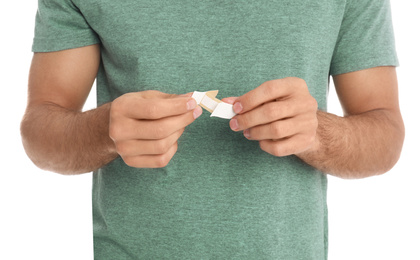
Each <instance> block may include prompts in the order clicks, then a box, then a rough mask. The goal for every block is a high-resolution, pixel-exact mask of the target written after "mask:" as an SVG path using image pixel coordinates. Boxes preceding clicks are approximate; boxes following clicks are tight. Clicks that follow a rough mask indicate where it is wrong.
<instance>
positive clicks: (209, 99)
mask: <svg viewBox="0 0 420 260" xmlns="http://www.w3.org/2000/svg"><path fill="white" fill-rule="evenodd" d="M218 92H219V91H218V90H212V91H207V92H199V91H194V93H193V95H192V98H194V99H195V101H196V102H197V104H198V105H200V106H201V107H202V108H204V109H205V110H207V111H209V112H210V113H211V115H210V116H211V117H213V116H215V117H220V118H224V119H231V118H232V117H234V116H235V115H236V113H235V112H233V106H232V105H231V104H228V103H225V102H222V101H220V100H219V99H217V98H216V95H217V93H218Z"/></svg>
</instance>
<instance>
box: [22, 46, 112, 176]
mask: <svg viewBox="0 0 420 260" xmlns="http://www.w3.org/2000/svg"><path fill="white" fill-rule="evenodd" d="M99 59H100V56H99V46H98V45H92V46H88V47H83V48H78V49H72V50H66V51H60V52H52V53H36V54H34V57H33V60H32V65H31V70H30V74H29V89H28V105H27V109H26V113H25V115H24V118H23V120H22V123H21V134H22V140H23V145H24V147H25V150H26V153H27V154H28V156H29V157H30V158H31V160H32V161H33V162H34V163H35V164H36V165H37V166H38V167H40V168H42V169H45V170H50V171H55V172H60V173H64V174H70V173H71V174H75V173H83V172H89V171H92V170H94V169H97V168H99V167H100V166H102V165H104V164H106V163H108V162H109V161H111V160H113V159H114V158H116V156H117V153H116V152H115V148H114V145H113V142H112V140H111V139H110V138H109V134H108V127H109V110H110V104H106V105H104V106H102V107H100V108H98V109H94V110H91V111H87V112H82V111H81V110H82V107H83V105H84V103H85V101H86V98H87V96H88V94H89V92H90V90H91V87H92V84H93V81H94V80H95V77H96V73H97V70H98V66H99Z"/></svg>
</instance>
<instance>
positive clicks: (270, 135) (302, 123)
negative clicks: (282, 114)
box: [244, 118, 311, 141]
mask: <svg viewBox="0 0 420 260" xmlns="http://www.w3.org/2000/svg"><path fill="white" fill-rule="evenodd" d="M310 126H311V125H310V123H309V122H308V121H306V120H301V119H300V118H290V119H286V120H281V121H275V122H271V123H269V124H265V125H259V126H255V127H252V128H249V129H245V130H244V136H245V137H246V138H247V139H249V140H258V141H261V140H277V139H283V138H286V137H289V136H293V135H296V134H298V133H301V132H303V131H305V129H306V128H308V127H310Z"/></svg>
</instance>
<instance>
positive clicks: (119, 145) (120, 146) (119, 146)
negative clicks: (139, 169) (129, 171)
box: [115, 142, 127, 156]
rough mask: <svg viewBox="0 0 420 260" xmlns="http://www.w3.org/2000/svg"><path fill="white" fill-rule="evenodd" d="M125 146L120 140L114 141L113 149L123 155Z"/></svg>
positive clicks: (125, 152)
mask: <svg viewBox="0 0 420 260" xmlns="http://www.w3.org/2000/svg"><path fill="white" fill-rule="evenodd" d="M126 147H127V146H126V145H124V144H123V143H121V142H115V149H116V150H117V153H118V154H119V155H121V156H124V155H125V154H127V148H126Z"/></svg>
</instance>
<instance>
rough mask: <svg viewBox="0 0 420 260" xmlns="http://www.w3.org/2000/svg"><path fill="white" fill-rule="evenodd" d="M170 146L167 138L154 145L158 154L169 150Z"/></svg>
mask: <svg viewBox="0 0 420 260" xmlns="http://www.w3.org/2000/svg"><path fill="white" fill-rule="evenodd" d="M169 148H170V146H169V144H168V142H167V141H166V140H165V141H164V140H161V141H157V142H156V143H155V145H154V150H155V153H156V154H164V153H166V152H167V151H168V150H169Z"/></svg>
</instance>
